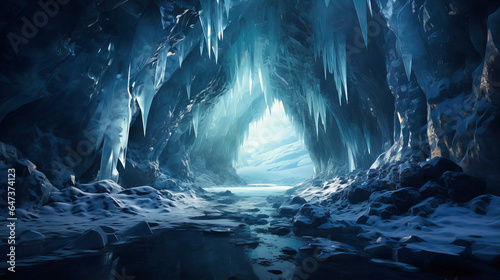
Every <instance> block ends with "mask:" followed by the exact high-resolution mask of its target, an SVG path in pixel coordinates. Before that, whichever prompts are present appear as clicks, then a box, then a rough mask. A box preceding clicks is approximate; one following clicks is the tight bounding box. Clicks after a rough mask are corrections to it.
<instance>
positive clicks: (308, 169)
mask: <svg viewBox="0 0 500 280" xmlns="http://www.w3.org/2000/svg"><path fill="white" fill-rule="evenodd" d="M313 170H314V169H313V163H312V161H311V158H310V156H309V152H308V151H307V149H306V147H305V145H304V142H303V139H302V137H299V136H298V135H297V132H296V130H295V127H294V125H293V124H292V123H291V121H290V119H289V118H288V116H287V115H286V114H285V109H284V108H283V104H282V103H281V101H278V100H277V101H275V102H274V104H273V106H271V108H267V109H266V112H265V114H264V116H263V117H262V118H261V119H259V120H257V121H254V122H252V123H251V124H250V128H249V132H248V137H247V138H246V139H245V141H244V143H243V145H242V146H241V148H240V151H239V153H238V162H237V166H236V171H237V173H238V174H239V175H240V176H241V177H242V178H243V179H245V180H246V181H247V182H248V183H257V184H262V183H274V184H295V183H299V182H301V181H303V180H305V179H308V178H310V177H311V176H313V173H314V171H313Z"/></svg>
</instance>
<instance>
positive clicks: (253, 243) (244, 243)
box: [231, 238, 259, 249]
mask: <svg viewBox="0 0 500 280" xmlns="http://www.w3.org/2000/svg"><path fill="white" fill-rule="evenodd" d="M231 242H232V243H233V244H234V245H236V246H240V247H248V248H253V249H255V248H257V246H259V241H258V240H257V239H243V238H238V239H235V240H232V241H231Z"/></svg>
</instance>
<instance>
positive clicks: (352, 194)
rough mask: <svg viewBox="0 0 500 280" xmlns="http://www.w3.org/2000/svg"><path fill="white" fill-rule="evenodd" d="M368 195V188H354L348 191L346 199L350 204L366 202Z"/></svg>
mask: <svg viewBox="0 0 500 280" xmlns="http://www.w3.org/2000/svg"><path fill="white" fill-rule="evenodd" d="M370 195H371V191H370V189H369V187H368V186H366V185H360V186H354V187H352V188H351V189H350V190H349V193H348V199H349V202H350V203H352V204H356V203H360V202H363V201H366V200H368V198H369V197H370Z"/></svg>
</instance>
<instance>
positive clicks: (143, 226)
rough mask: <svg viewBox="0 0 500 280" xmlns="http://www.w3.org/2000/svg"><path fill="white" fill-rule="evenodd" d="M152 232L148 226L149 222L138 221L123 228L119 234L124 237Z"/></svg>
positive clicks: (145, 234)
mask: <svg viewBox="0 0 500 280" xmlns="http://www.w3.org/2000/svg"><path fill="white" fill-rule="evenodd" d="M152 234H153V232H152V231H151V228H150V227H149V224H148V223H147V222H145V221H142V222H139V223H138V224H136V225H135V226H133V227H131V228H129V229H127V230H125V231H124V232H122V233H121V234H120V235H121V236H125V237H138V236H147V235H152Z"/></svg>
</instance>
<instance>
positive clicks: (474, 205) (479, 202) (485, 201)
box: [469, 194, 492, 215]
mask: <svg viewBox="0 0 500 280" xmlns="http://www.w3.org/2000/svg"><path fill="white" fill-rule="evenodd" d="M491 197H492V195H488V194H487V195H481V196H478V197H476V198H474V199H472V200H471V201H470V202H469V205H470V208H471V209H472V210H473V211H474V212H475V213H476V214H479V215H486V212H487V209H488V206H489V205H490V202H491Z"/></svg>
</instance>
